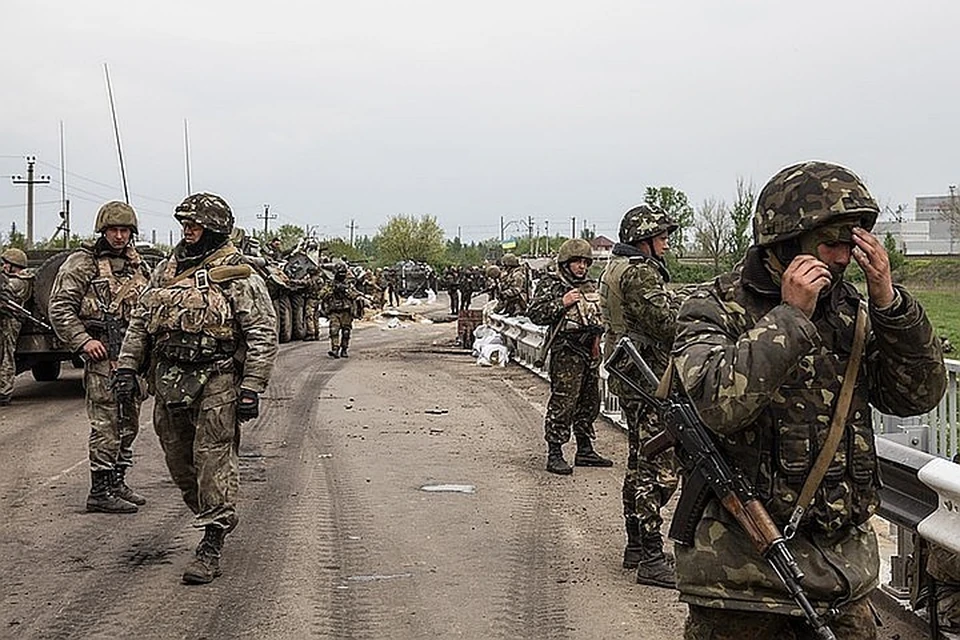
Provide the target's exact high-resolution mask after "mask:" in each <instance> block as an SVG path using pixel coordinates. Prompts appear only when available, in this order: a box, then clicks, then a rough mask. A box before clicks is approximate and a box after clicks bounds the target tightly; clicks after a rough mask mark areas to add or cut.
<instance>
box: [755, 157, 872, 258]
mask: <svg viewBox="0 0 960 640" xmlns="http://www.w3.org/2000/svg"><path fill="white" fill-rule="evenodd" d="M879 213H880V207H878V206H877V201H876V200H874V199H873V196H871V195H870V192H869V191H867V187H866V186H865V185H864V184H863V181H862V180H861V179H860V178H859V177H858V176H857V175H856V174H855V173H853V172H852V171H850V170H849V169H846V168H844V167H841V166H840V165H836V164H831V163H829V162H819V161H811V162H802V163H800V164H794V165H791V166H789V167H787V168H785V169H781V170H780V171H779V172H778V173H777V174H776V175H774V176H773V177H772V178H770V181H769V182H767V184H766V186H764V187H763V190H762V191H761V192H760V195H759V196H758V197H757V209H756V212H755V213H754V215H753V241H754V243H756V244H758V245H760V246H769V245H772V244H776V243H778V242H783V241H784V240H789V239H791V238H796V237H798V236H800V235H801V234H803V233H804V232H806V231H810V230H811V229H816V228H817V227H821V226H823V225H825V224H827V223H829V222H831V221H832V220H835V219H837V218H841V217H848V216H849V215H850V214H860V222H859V226H861V227H863V228H864V229H866V230H867V231H869V230H870V229H872V228H873V225H874V223H875V222H876V221H877V215H878V214H879Z"/></svg>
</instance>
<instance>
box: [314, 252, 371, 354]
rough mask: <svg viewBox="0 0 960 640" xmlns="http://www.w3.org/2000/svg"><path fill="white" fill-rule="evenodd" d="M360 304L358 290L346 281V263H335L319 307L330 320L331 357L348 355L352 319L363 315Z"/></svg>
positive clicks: (329, 352) (360, 299)
mask: <svg viewBox="0 0 960 640" xmlns="http://www.w3.org/2000/svg"><path fill="white" fill-rule="evenodd" d="M360 304H362V298H361V295H360V292H359V291H357V290H356V289H355V288H354V286H353V284H351V283H350V282H347V265H345V264H343V263H342V262H340V263H337V265H336V266H334V268H333V282H331V283H329V284H328V285H327V287H326V288H325V289H324V290H323V293H322V294H321V295H320V308H321V309H322V310H323V313H324V315H325V316H327V319H328V320H330V351H328V352H327V355H328V356H330V357H331V358H348V357H350V356H349V353H348V351H347V349H349V347H350V332H351V331H352V330H353V319H354V318H357V317H361V316H362V315H363V312H362V307H360V309H361V310H360V311H359V313H358V306H359V305H360Z"/></svg>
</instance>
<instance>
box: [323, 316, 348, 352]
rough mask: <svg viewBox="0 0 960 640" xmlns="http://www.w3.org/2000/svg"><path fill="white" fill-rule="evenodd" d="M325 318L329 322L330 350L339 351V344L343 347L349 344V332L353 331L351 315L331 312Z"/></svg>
mask: <svg viewBox="0 0 960 640" xmlns="http://www.w3.org/2000/svg"><path fill="white" fill-rule="evenodd" d="M327 318H328V319H329V320H330V330H329V331H330V348H331V349H332V350H334V351H337V350H339V349H340V342H341V340H342V341H343V344H344V346H346V345H348V344H350V332H351V331H352V330H353V314H352V313H350V312H349V311H331V312H330V313H329V314H328V315H327Z"/></svg>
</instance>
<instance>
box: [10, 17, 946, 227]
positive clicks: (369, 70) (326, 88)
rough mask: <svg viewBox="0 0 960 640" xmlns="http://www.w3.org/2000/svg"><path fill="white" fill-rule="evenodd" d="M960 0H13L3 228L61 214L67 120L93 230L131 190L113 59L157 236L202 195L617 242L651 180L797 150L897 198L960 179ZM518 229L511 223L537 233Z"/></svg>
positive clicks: (676, 178) (135, 194) (696, 193)
mask: <svg viewBox="0 0 960 640" xmlns="http://www.w3.org/2000/svg"><path fill="white" fill-rule="evenodd" d="M958 19H960V3H958V2H956V1H949V0H932V1H923V0H915V1H914V2H894V1H888V2H882V3H881V2H875V1H866V0H857V1H845V0H807V1H805V2H779V1H777V0H740V1H734V0H688V1H684V0H672V1H670V0H659V1H655V2H646V1H641V0H632V1H624V2H614V1H612V0H591V1H590V2H587V1H586V0H583V1H579V2H570V1H567V0H553V1H550V2H546V1H535V2H534V1H529V2H524V1H523V0H512V1H509V2H507V1H500V0H487V1H485V2H471V3H466V2H461V1H459V0H437V1H434V0H429V1H419V0H403V1H399V0H397V1H385V0H381V1H375V2H374V1H363V0H349V1H344V0H340V1H338V2H326V1H316V2H283V1H280V0H274V1H273V2H262V1H260V2H256V3H253V2H247V1H246V0H239V1H237V0H234V1H231V2H219V1H216V2H215V1H210V0H203V1H201V0H191V1H189V2H187V1H180V0H176V1H171V0H167V1H165V2H162V3H160V2H131V1H130V0H126V1H124V2H114V1H108V0H95V1H94V0H72V1H71V2H62V1H56V2H55V1H52V0H31V1H29V2H26V1H22V0H6V1H5V2H4V3H3V11H2V15H0V53H2V60H3V66H2V70H0V77H3V79H4V82H3V87H4V91H3V93H2V99H0V175H2V176H3V179H0V230H2V233H3V234H4V236H5V235H6V233H7V232H8V231H9V229H10V224H11V223H12V222H14V221H15V222H16V223H17V227H18V229H20V230H21V231H23V230H24V229H25V214H24V202H25V193H24V191H25V188H24V187H22V186H15V185H13V184H12V183H11V180H10V179H9V177H7V176H9V175H12V174H24V173H25V163H24V160H23V157H24V156H25V155H26V154H34V155H36V157H37V169H38V171H39V172H41V173H44V174H47V175H49V176H50V178H51V183H50V185H48V186H44V187H38V188H37V195H36V200H37V202H38V203H40V204H39V205H38V206H37V209H36V222H35V234H34V235H35V238H38V239H39V238H43V237H49V236H51V235H52V234H53V230H54V229H55V227H56V225H57V224H58V222H59V219H58V217H57V212H58V211H59V210H60V197H61V181H60V176H61V167H60V138H59V123H60V122H61V121H62V122H63V126H64V131H65V149H66V163H65V165H66V170H67V174H66V180H65V183H66V193H67V197H68V198H69V199H70V201H71V206H72V210H73V221H74V231H75V232H81V233H84V234H86V233H90V232H92V225H93V217H94V214H95V212H96V209H97V208H98V206H99V205H100V204H101V203H102V202H104V201H106V200H109V199H123V188H122V184H121V180H120V171H119V163H118V160H117V150H116V145H115V141H114V134H113V127H112V121H111V115H110V106H109V101H108V97H107V90H106V83H105V80H104V63H106V64H107V65H108V66H109V71H110V77H111V80H112V83H113V93H114V99H115V103H116V108H117V115H118V118H119V128H120V134H121V139H122V149H123V154H124V160H125V166H126V174H127V182H128V186H129V191H130V193H131V202H132V204H133V205H134V206H135V207H136V209H137V211H138V213H139V215H140V226H141V235H142V236H144V237H145V238H146V239H150V237H151V233H152V232H153V231H154V230H156V233H157V234H158V240H161V241H163V242H166V241H168V239H169V234H170V232H171V230H176V231H175V233H176V238H177V239H178V238H179V225H177V224H176V223H175V221H174V220H173V217H172V211H173V207H174V206H175V205H176V203H177V202H179V201H180V200H181V199H182V198H183V196H184V195H185V194H186V190H187V185H186V170H185V161H184V156H185V154H184V120H187V121H188V123H189V137H190V151H191V161H192V172H191V182H192V189H193V190H194V191H199V190H207V191H213V192H216V193H219V194H221V195H222V196H223V197H224V198H226V200H227V201H228V202H229V203H230V204H231V205H232V207H233V209H234V213H235V215H236V217H237V223H238V224H239V225H241V226H244V227H248V228H250V227H256V228H262V226H263V221H262V220H258V219H257V216H258V214H262V212H263V205H264V204H265V203H269V205H270V213H271V214H276V216H277V218H276V219H272V220H270V224H271V226H276V225H279V224H296V225H300V226H307V225H309V226H310V227H311V228H312V229H313V230H315V231H316V233H317V234H318V235H319V236H321V237H333V236H340V237H344V238H346V237H347V236H348V234H349V231H348V230H347V226H348V225H349V224H350V222H351V220H354V221H355V224H356V231H355V233H356V234H357V235H373V234H375V233H376V231H377V229H378V227H380V226H381V225H382V224H384V223H385V222H386V220H387V219H388V218H389V217H390V216H391V215H394V214H398V213H403V214H414V215H418V216H419V215H423V214H428V215H432V216H435V217H436V219H437V221H438V222H439V223H440V225H441V226H442V227H443V228H444V229H445V231H446V234H447V236H448V237H454V236H456V235H457V232H458V230H459V231H460V233H461V235H462V237H463V238H464V239H465V240H466V241H471V240H482V239H486V238H492V237H498V236H499V235H500V219H501V216H503V217H504V219H505V220H506V221H507V222H508V223H509V222H510V221H519V220H524V221H526V220H527V219H528V218H529V217H532V219H533V220H534V223H535V224H536V225H537V226H538V227H539V229H540V231H541V232H542V231H543V230H544V228H545V227H547V226H548V227H549V231H550V233H551V234H552V233H556V232H561V233H564V234H569V232H570V228H571V218H574V217H576V218H577V220H578V222H577V228H578V229H579V228H580V225H581V224H582V222H581V221H583V220H585V221H586V223H587V224H588V225H589V226H591V227H594V226H595V227H596V231H597V233H601V234H604V235H607V236H609V237H612V238H615V237H616V231H617V225H618V223H619V220H620V217H621V215H622V214H623V212H624V211H626V210H627V209H628V208H629V207H631V206H632V205H634V204H636V203H637V202H639V201H640V200H642V196H643V192H644V188H645V187H647V186H649V185H672V186H675V187H677V188H679V189H682V190H683V191H685V192H686V193H687V195H688V196H689V198H690V202H691V204H693V205H695V206H697V205H699V204H700V203H701V202H702V201H703V200H704V199H706V198H717V199H724V200H726V201H728V202H729V201H731V200H732V199H733V195H734V193H735V188H736V181H737V178H738V177H743V178H745V179H747V180H752V181H753V182H754V184H755V186H756V187H757V189H759V188H760V187H762V185H763V184H764V183H765V182H766V180H767V179H768V178H769V177H770V176H771V175H772V174H773V173H775V172H776V171H777V170H779V169H780V168H782V167H783V166H785V165H787V164H791V163H793V162H797V161H801V160H808V159H822V160H829V161H833V162H838V163H841V164H845V165H847V166H849V167H850V168H852V169H853V170H854V171H856V172H857V173H859V174H860V175H861V177H863V178H864V179H865V180H866V182H867V184H868V186H869V187H870V188H871V190H872V192H873V193H874V195H875V196H876V197H877V199H878V201H879V202H880V204H881V206H884V205H887V206H890V207H891V208H895V207H896V206H897V205H898V204H905V205H907V208H908V210H909V211H911V212H912V210H913V203H914V197H915V196H917V195H926V194H935V193H946V192H947V188H948V185H950V184H954V183H957V182H960V171H958V168H960V167H958V162H957V155H958V151H960V126H958V122H957V113H958V107H957V105H958V104H960V100H958V91H960V89H958V83H960V77H958V73H957V69H958V67H957V65H958V63H960V38H958V37H957V28H958V24H960V20H958ZM519 226H520V225H519V224H512V225H511V224H508V233H507V235H511V233H516V231H517V229H518V227H519Z"/></svg>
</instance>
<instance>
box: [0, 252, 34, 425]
mask: <svg viewBox="0 0 960 640" xmlns="http://www.w3.org/2000/svg"><path fill="white" fill-rule="evenodd" d="M0 262H2V263H3V264H2V267H0V296H3V297H4V298H7V299H9V300H11V301H12V302H15V303H16V304H19V305H21V306H22V305H23V303H24V302H26V301H27V300H28V299H29V298H30V295H31V293H32V291H33V273H32V272H31V271H30V270H29V269H27V254H25V253H24V252H23V251H21V250H20V249H17V248H16V247H11V248H9V249H7V250H5V251H4V252H3V253H2V254H0ZM20 325H21V322H20V319H19V318H17V317H16V316H15V315H13V314H12V313H8V312H5V311H3V310H0V407H5V406H7V405H9V404H10V402H11V399H12V398H13V383H14V380H15V379H16V377H17V361H16V351H17V338H19V336H20Z"/></svg>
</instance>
